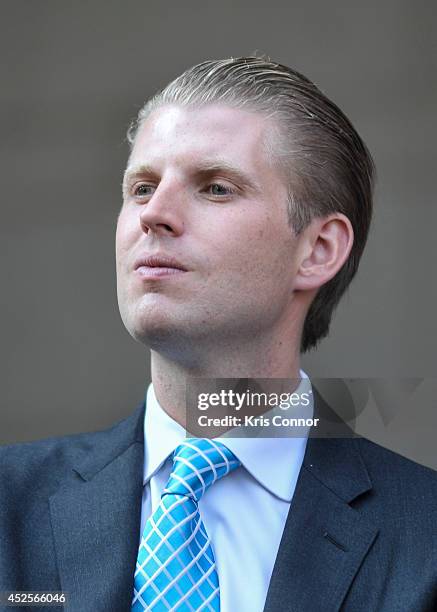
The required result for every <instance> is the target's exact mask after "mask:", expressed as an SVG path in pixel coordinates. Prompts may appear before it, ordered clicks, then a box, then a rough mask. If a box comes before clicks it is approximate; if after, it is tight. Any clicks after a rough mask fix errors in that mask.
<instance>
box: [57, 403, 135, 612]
mask: <svg viewBox="0 0 437 612" xmlns="http://www.w3.org/2000/svg"><path fill="white" fill-rule="evenodd" d="M143 417H144V406H141V407H140V408H139V409H138V410H137V411H136V412H135V413H134V414H133V415H132V416H131V417H129V419H126V420H125V421H122V422H121V423H119V424H118V425H117V426H115V427H114V428H112V429H111V430H109V431H108V432H101V433H97V434H93V435H90V438H89V439H90V440H91V446H90V448H89V449H88V451H89V452H87V456H86V459H85V461H82V462H81V463H80V465H78V466H77V467H76V468H75V469H74V471H73V472H72V474H71V479H70V481H69V482H68V483H64V484H63V485H62V486H61V488H60V489H59V490H58V491H57V492H56V493H55V494H54V495H52V496H51V498H50V512H51V519H52V528H53V535H54V539H55V548H56V555H57V563H58V569H59V575H60V582H61V586H62V589H63V590H64V591H65V592H66V593H67V594H68V604H67V606H66V608H65V609H66V610H71V611H75V612H76V611H77V610H80V611H81V612H88V611H89V612H91V611H92V612H99V611H100V610H101V611H103V610H120V611H122V610H130V603H131V599H132V593H133V575H134V570H135V562H136V557H137V551H138V542H139V537H140V534H139V525H140V516H141V500H142V478H143V459H144V445H143Z"/></svg>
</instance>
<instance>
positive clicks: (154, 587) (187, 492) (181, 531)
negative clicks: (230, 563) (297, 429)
mask: <svg viewBox="0 0 437 612" xmlns="http://www.w3.org/2000/svg"><path fill="white" fill-rule="evenodd" d="M239 465H240V462H239V461H238V459H237V458H236V457H235V455H234V454H233V453H232V452H231V451H230V450H229V449H228V448H227V447H226V446H224V445H223V444H221V443H220V442H218V441H216V440H208V439H204V438H188V439H186V440H184V441H183V442H182V444H180V445H179V446H178V447H177V448H176V450H175V451H174V453H173V470H172V473H171V474H170V478H169V481H168V483H167V486H166V487H165V489H164V491H163V493H162V496H161V502H160V504H159V506H158V508H157V509H156V510H155V512H154V513H153V514H152V516H151V517H150V518H149V519H148V521H147V523H146V526H145V528H144V533H143V537H142V540H141V544H140V548H139V551H138V559H137V566H136V570H135V578H134V598H133V601H132V611H133V612H143V611H144V610H153V612H161V611H162V612H164V611H168V610H177V611H178V612H193V611H196V612H197V611H199V610H204V611H211V610H213V611H217V610H220V589H219V583H218V575H217V570H216V567H215V560H214V553H213V550H212V546H211V542H210V539H209V537H208V535H207V533H206V530H205V526H204V524H203V522H202V519H201V518H200V514H199V509H198V501H199V499H200V498H201V497H202V495H204V494H205V492H206V490H207V489H208V488H209V487H210V486H211V485H212V484H214V482H216V480H218V479H219V478H222V477H223V476H226V474H229V472H231V471H232V470H234V469H235V468H237V467H238V466H239Z"/></svg>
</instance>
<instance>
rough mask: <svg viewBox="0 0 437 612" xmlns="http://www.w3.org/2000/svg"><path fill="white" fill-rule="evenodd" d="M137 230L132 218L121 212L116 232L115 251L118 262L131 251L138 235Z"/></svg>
mask: <svg viewBox="0 0 437 612" xmlns="http://www.w3.org/2000/svg"><path fill="white" fill-rule="evenodd" d="M135 229H136V228H135V227H134V224H133V223H132V220H131V218H130V217H129V216H128V215H127V214H125V213H123V212H121V213H120V215H119V217H118V221H117V228H116V232H115V251H116V256H117V261H118V260H119V258H120V257H122V256H123V255H124V254H125V253H126V252H127V251H128V250H129V248H130V247H131V245H132V243H133V241H134V240H135V236H136V233H137V231H135Z"/></svg>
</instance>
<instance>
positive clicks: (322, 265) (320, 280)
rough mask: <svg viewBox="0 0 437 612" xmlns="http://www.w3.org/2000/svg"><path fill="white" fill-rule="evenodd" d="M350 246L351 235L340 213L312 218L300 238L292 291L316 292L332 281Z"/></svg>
mask: <svg viewBox="0 0 437 612" xmlns="http://www.w3.org/2000/svg"><path fill="white" fill-rule="evenodd" d="M353 242H354V231H353V229H352V224H351V222H350V221H349V219H348V218H347V217H346V216H345V215H343V214H342V213H333V214H332V215H329V216H328V217H322V218H315V219H313V220H312V221H311V223H310V224H309V225H308V226H307V227H306V228H305V230H303V232H302V235H301V237H300V245H299V254H298V256H299V259H300V264H299V268H298V271H297V274H296V277H295V283H294V289H295V290H300V291H306V290H311V289H318V288H319V287H321V286H322V285H324V284H326V283H327V282H328V281H329V280H331V278H333V277H334V276H335V275H336V274H337V272H338V271H339V270H340V268H341V267H342V266H343V264H344V263H345V261H346V260H347V258H348V257H349V253H350V252H351V249H352V245H353Z"/></svg>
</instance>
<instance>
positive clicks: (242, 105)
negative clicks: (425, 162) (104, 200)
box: [127, 57, 375, 352]
mask: <svg viewBox="0 0 437 612" xmlns="http://www.w3.org/2000/svg"><path fill="white" fill-rule="evenodd" d="M217 103H222V104H224V105H226V106H229V107H231V108H238V109H243V110H248V111H255V112H259V113H261V114H263V115H264V116H265V117H266V118H269V119H272V120H273V123H274V124H275V126H276V127H277V129H276V130H275V131H276V132H277V134H278V136H279V138H276V143H275V145H274V146H273V147H271V154H272V155H273V158H275V157H276V158H277V160H278V163H279V164H281V168H282V169H283V170H284V171H285V176H286V177H287V178H286V180H287V184H288V216H289V222H290V225H291V227H292V229H293V230H294V232H295V233H296V235H298V234H299V233H300V232H302V231H303V230H304V229H305V228H306V227H307V225H308V224H309V223H310V222H311V220H312V219H314V218H316V217H326V216H328V215H330V214H332V213H335V212H341V213H343V214H344V215H346V217H348V218H349V220H350V222H351V224H352V227H353V231H354V243H353V246H352V250H351V253H350V255H349V257H348V259H347V261H346V262H345V263H344V265H343V266H342V268H341V269H340V270H339V271H338V273H337V274H336V275H335V276H334V277H333V278H332V279H331V280H330V281H328V282H327V283H326V284H325V285H323V286H322V287H320V289H319V290H318V292H317V295H316V296H315V298H314V300H313V301H312V303H311V305H310V307H309V309H308V312H307V315H306V318H305V323H304V327H303V332H302V337H301V352H305V351H308V350H309V349H311V348H313V347H315V346H316V345H317V344H318V342H319V341H320V340H321V339H322V338H324V337H325V336H327V334H328V332H329V325H330V322H331V318H332V314H333V311H334V309H335V307H336V306H337V304H338V302H339V300H340V298H341V296H342V295H343V293H344V292H345V290H346V288H347V287H348V285H349V283H350V282H351V280H352V279H353V277H354V276H355V274H356V271H357V269H358V264H359V261H360V258H361V255H362V252H363V249H364V246H365V243H366V240H367V235H368V232H369V226H370V220H371V215H372V192H373V184H374V174H375V168H374V164H373V160H372V157H371V155H370V153H369V151H368V149H367V147H366V145H365V144H364V142H363V141H362V139H361V138H360V136H359V135H358V133H357V132H356V130H355V129H354V127H353V126H352V124H351V122H350V121H349V119H348V118H347V117H346V116H345V115H344V113H343V112H342V111H341V110H340V109H339V108H338V107H337V106H336V104H334V103H333V102H332V101H331V100H329V99H328V98H327V97H326V96H325V95H324V94H323V93H322V92H321V91H320V90H319V89H318V88H317V87H316V85H314V83H312V82H311V81H310V80H309V79H308V78H307V77H305V76H304V75H302V74H300V73H299V72H296V71H295V70H292V69H291V68H288V67H287V66H284V65H282V64H277V63H275V62H272V61H270V60H266V59H263V58H259V57H239V58H229V59H224V60H214V61H212V60H211V61H206V62H202V63H201V64H198V65H196V66H193V67H192V68H189V69H188V70H186V71H185V72H184V73H183V74H181V75H180V76H179V77H177V78H176V79H175V80H174V81H172V82H171V83H169V85H167V86H166V87H165V88H164V89H163V90H162V91H160V92H159V93H157V94H156V95H155V96H153V97H152V98H151V99H150V100H149V101H148V102H146V104H145V105H144V106H143V108H142V109H141V110H140V112H139V114H138V117H137V119H136V120H135V121H134V122H133V123H132V124H131V126H130V128H129V130H128V134H127V137H128V141H129V143H130V144H131V145H133V143H134V140H135V136H136V133H137V131H138V129H139V127H140V126H141V125H142V123H143V122H144V121H145V120H146V119H147V117H148V116H149V114H150V113H151V112H152V111H153V110H154V109H156V108H158V107H161V106H164V105H170V104H173V105H179V106H192V107H199V106H203V105H206V104H217Z"/></svg>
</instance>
